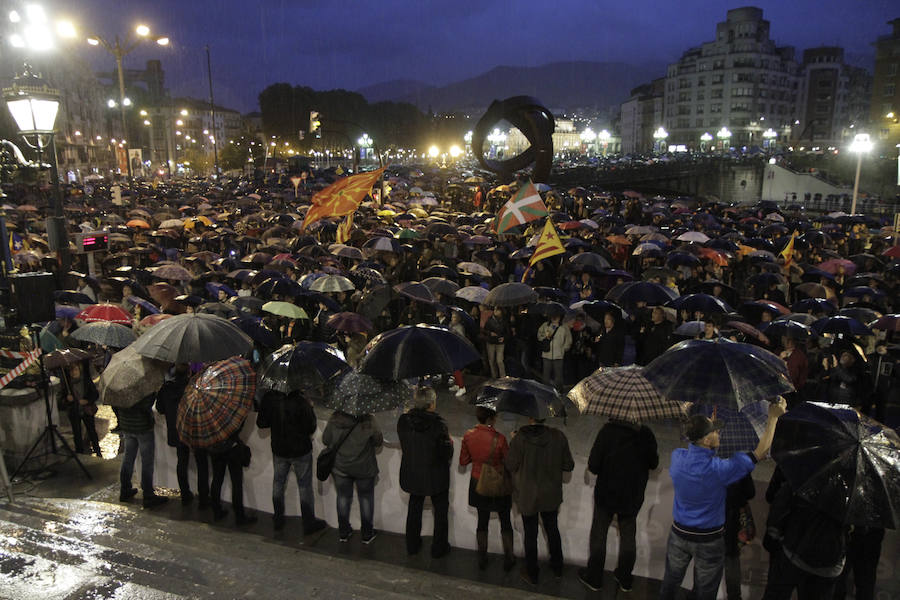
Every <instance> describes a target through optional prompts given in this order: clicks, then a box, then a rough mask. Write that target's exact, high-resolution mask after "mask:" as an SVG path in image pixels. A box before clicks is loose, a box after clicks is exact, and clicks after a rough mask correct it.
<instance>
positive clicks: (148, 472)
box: [119, 429, 156, 496]
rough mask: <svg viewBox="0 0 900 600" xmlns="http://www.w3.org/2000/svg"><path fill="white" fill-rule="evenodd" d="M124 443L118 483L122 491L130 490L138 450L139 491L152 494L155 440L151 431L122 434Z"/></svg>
mask: <svg viewBox="0 0 900 600" xmlns="http://www.w3.org/2000/svg"><path fill="white" fill-rule="evenodd" d="M122 438H123V440H124V441H125V455H124V456H123V457H122V468H121V469H119V481H120V482H121V484H122V491H123V492H124V491H126V490H130V489H131V475H132V473H134V461H135V459H136V458H137V454H138V449H140V451H141V490H142V491H143V492H144V495H145V496H146V495H148V494H152V493H153V454H154V451H155V449H156V440H155V439H154V437H153V430H152V429H151V430H150V431H145V432H143V433H128V432H122Z"/></svg>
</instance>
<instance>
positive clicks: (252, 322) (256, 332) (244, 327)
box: [229, 315, 281, 348]
mask: <svg viewBox="0 0 900 600" xmlns="http://www.w3.org/2000/svg"><path fill="white" fill-rule="evenodd" d="M229 321H231V322H232V323H234V324H235V325H236V326H237V327H238V328H239V329H240V330H241V331H243V332H244V333H246V334H247V335H249V336H250V339H252V340H253V342H254V343H256V344H259V345H260V346H262V347H263V348H276V347H278V346H279V345H280V344H281V338H280V337H279V336H278V335H277V334H276V333H275V332H274V331H272V330H271V329H270V328H269V326H268V325H266V324H265V322H264V321H263V320H262V319H261V318H258V317H253V316H246V315H241V316H237V317H232V318H231V319H229Z"/></svg>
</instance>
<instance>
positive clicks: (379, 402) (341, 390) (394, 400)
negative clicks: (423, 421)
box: [326, 371, 412, 417]
mask: <svg viewBox="0 0 900 600" xmlns="http://www.w3.org/2000/svg"><path fill="white" fill-rule="evenodd" d="M410 399H412V388H410V387H409V386H408V385H406V384H405V383H402V382H396V381H384V380H382V379H377V378H375V377H372V376H371V375H366V374H364V373H360V372H359V371H350V372H348V373H347V374H346V375H344V377H343V379H341V381H340V383H338V385H337V388H335V390H334V392H333V393H332V395H331V397H330V398H329V400H328V402H327V403H326V406H327V407H328V408H330V409H332V410H339V411H341V412H345V413H347V414H349V415H353V416H354V417H358V416H360V415H369V414H372V413H376V412H381V411H385V410H393V409H395V408H398V407H400V406H403V405H405V404H406V402H407V401H409V400H410Z"/></svg>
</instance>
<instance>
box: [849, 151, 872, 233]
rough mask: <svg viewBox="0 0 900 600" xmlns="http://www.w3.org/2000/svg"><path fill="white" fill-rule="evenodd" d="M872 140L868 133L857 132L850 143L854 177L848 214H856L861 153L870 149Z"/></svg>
mask: <svg viewBox="0 0 900 600" xmlns="http://www.w3.org/2000/svg"><path fill="white" fill-rule="evenodd" d="M872 146H873V144H872V140H871V139H870V138H869V134H868V133H857V134H856V135H855V136H854V137H853V143H852V144H850V152H856V179H855V180H854V181H853V200H852V201H851V202H850V214H851V215H855V214H856V198H857V197H858V196H859V172H860V170H861V168H862V157H863V154H866V153H868V152H871V151H872Z"/></svg>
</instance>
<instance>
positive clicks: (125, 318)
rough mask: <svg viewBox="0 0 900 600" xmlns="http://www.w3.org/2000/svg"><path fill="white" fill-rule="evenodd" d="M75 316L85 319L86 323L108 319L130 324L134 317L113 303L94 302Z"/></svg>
mask: <svg viewBox="0 0 900 600" xmlns="http://www.w3.org/2000/svg"><path fill="white" fill-rule="evenodd" d="M75 318H76V319H81V320H82V321H87V322H88V323H93V322H95V321H109V322H111V323H120V324H122V325H131V321H132V320H133V318H134V317H132V316H131V315H130V314H128V313H127V312H125V311H124V310H122V309H121V308H120V307H119V306H117V305H115V304H94V305H93V306H88V307H87V308H85V309H84V310H83V311H81V312H80V313H78V315H76V317H75Z"/></svg>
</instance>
